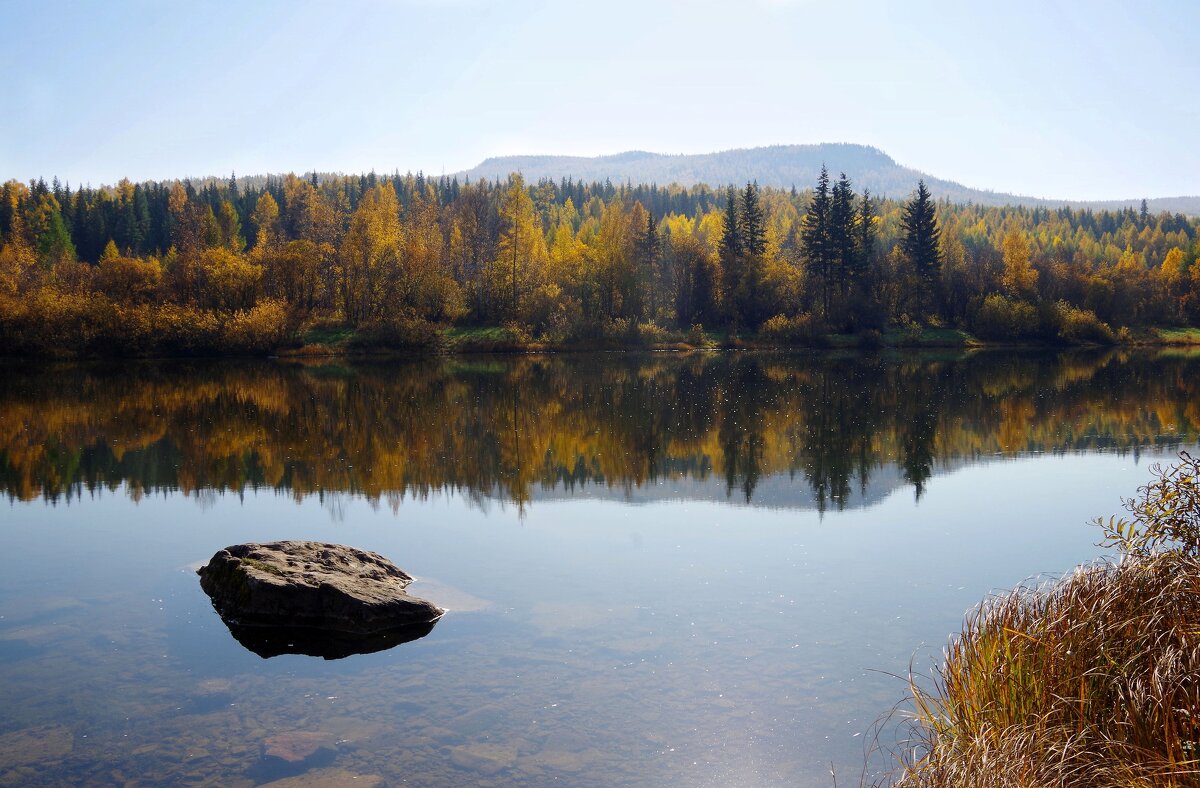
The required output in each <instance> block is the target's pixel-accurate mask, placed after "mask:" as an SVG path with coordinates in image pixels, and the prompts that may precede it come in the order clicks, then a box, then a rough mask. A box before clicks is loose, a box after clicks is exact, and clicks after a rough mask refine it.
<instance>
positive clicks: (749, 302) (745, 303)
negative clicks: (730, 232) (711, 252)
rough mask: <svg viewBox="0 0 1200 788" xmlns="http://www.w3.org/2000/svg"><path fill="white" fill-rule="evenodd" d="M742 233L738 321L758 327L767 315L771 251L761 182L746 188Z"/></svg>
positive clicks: (741, 219)
mask: <svg viewBox="0 0 1200 788" xmlns="http://www.w3.org/2000/svg"><path fill="white" fill-rule="evenodd" d="M738 220H739V221H738V223H739V225H740V226H739V228H738V236H739V238H740V240H741V244H742V254H741V259H740V261H739V262H740V272H739V277H738V281H737V282H736V285H735V290H734V293H733V297H734V306H735V308H736V310H737V317H738V321H739V322H741V323H745V324H746V325H748V326H750V327H752V328H757V327H758V326H759V325H761V324H762V322H763V320H765V319H766V315H764V314H762V312H763V311H764V307H763V286H762V284H763V268H764V260H763V255H764V254H765V253H766V251H767V233H766V226H765V220H764V218H763V209H762V200H761V198H760V197H759V192H758V184H751V183H747V184H746V190H745V191H744V192H742V211H741V215H740V216H739V217H738Z"/></svg>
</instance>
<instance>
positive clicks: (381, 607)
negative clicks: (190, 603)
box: [198, 541, 445, 659]
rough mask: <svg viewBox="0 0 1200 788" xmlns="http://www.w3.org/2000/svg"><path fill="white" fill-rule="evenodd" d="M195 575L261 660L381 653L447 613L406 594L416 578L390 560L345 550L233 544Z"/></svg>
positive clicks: (308, 545) (299, 544) (416, 635)
mask: <svg viewBox="0 0 1200 788" xmlns="http://www.w3.org/2000/svg"><path fill="white" fill-rule="evenodd" d="M198 574H199V575H200V587H201V588H203V589H204V592H205V593H206V594H208V596H209V597H210V598H211V599H212V603H213V607H214V608H216V610H217V612H218V613H219V614H220V616H221V619H222V620H223V621H224V622H225V623H226V625H227V626H228V627H229V630H230V632H231V633H232V634H233V636H234V637H235V638H236V639H237V640H238V641H239V642H240V643H242V644H243V645H244V646H246V648H248V649H250V650H251V651H253V652H254V653H256V654H259V655H260V656H262V657H272V656H275V655H277V654H310V655H313V656H321V657H324V658H326V659H337V658H340V657H344V656H349V655H350V654H359V653H368V652H372V651H379V650H382V649H385V648H391V647H392V646H395V645H397V644H399V643H404V642H407V641H409V640H415V639H416V638H419V637H422V636H424V635H426V634H428V633H429V631H430V630H431V629H433V625H434V624H435V623H436V622H437V620H438V619H439V618H441V616H442V614H443V613H444V612H445V611H444V610H443V609H442V608H440V607H438V606H436V605H434V604H432V603H431V602H428V601H426V600H424V599H419V598H417V597H414V596H409V595H408V594H407V593H405V588H407V586H408V585H409V584H410V583H411V582H412V581H413V578H412V577H411V576H409V575H408V574H406V573H405V572H403V571H402V570H401V569H399V568H398V567H397V566H396V565H395V564H393V563H392V562H391V561H389V560H387V559H386V558H384V557H383V556H381V555H379V554H378V553H373V552H370V551H367V550H359V549H357V548H354V547H347V546H345V545H335V544H326V543H323V542H308V541H285V542H270V543H265V544H257V543H250V544H240V545H233V546H231V547H226V548H225V549H223V550H219V551H217V553H216V554H215V555H214V556H213V557H212V559H211V560H210V561H209V562H208V564H206V565H205V566H202V567H201V568H200V569H199V571H198Z"/></svg>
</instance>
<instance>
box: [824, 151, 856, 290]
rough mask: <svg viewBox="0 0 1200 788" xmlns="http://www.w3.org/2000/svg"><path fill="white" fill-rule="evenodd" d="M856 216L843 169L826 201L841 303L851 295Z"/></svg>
mask: <svg viewBox="0 0 1200 788" xmlns="http://www.w3.org/2000/svg"><path fill="white" fill-rule="evenodd" d="M857 218H858V217H857V216H855V210H854V190H853V189H852V188H851V186H850V179H849V178H847V177H846V173H844V172H843V173H842V174H841V177H840V178H838V182H837V183H835V184H834V185H833V194H832V197H831V199H830V201H829V241H830V246H831V247H832V248H831V251H832V256H833V268H834V271H835V272H836V277H835V278H836V280H837V289H838V297H839V299H841V301H842V305H843V307H844V305H845V300H846V298H847V296H849V295H850V284H851V280H852V278H853V276H854V271H855V264H854V259H855V257H856V254H855V252H856V251H857V238H855V233H854V224H855V221H856V219H857Z"/></svg>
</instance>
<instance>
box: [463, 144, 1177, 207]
mask: <svg viewBox="0 0 1200 788" xmlns="http://www.w3.org/2000/svg"><path fill="white" fill-rule="evenodd" d="M981 155H982V154H981ZM822 164H824V165H825V166H826V167H828V168H829V173H830V176H831V177H833V178H836V177H837V176H838V174H839V173H842V172H845V173H846V175H848V176H849V177H850V179H851V181H853V183H854V186H855V188H856V189H863V188H866V189H870V190H871V193H872V194H875V195H881V196H886V197H896V198H903V197H907V196H908V195H909V194H910V193H911V192H912V190H913V189H915V188H916V185H917V180H918V179H920V178H924V179H925V183H926V185H928V186H929V188H930V190H931V191H932V192H933V194H934V196H936V197H938V198H939V199H941V198H947V199H949V200H951V201H953V202H973V203H978V204H982V205H1030V206H1033V205H1041V206H1048V207H1050V206H1060V205H1071V206H1074V207H1088V208H1109V209H1114V208H1124V207H1126V206H1129V207H1138V206H1140V205H1141V201H1142V198H1141V197H1137V196H1133V197H1130V198H1129V199H1127V200H1107V201H1084V200H1069V199H1044V198H1038V197H1027V196H1021V195H1014V194H1004V193H1000V192H992V191H987V190H984V189H974V188H971V187H969V186H964V185H962V184H960V183H955V182H954V181H948V180H943V179H941V178H937V177H934V176H933V175H930V174H927V173H923V172H920V171H919V170H914V169H912V168H911V167H905V166H903V165H901V164H898V163H897V162H896V161H895V160H894V159H892V157H890V156H888V155H887V154H886V153H884V152H883V151H881V150H879V149H878V148H873V147H870V146H867V145H852V144H847V143H822V144H819V145H772V146H769V147H763V148H738V149H734V150H726V151H719V152H716V153H701V154H678V155H673V154H663V153H648V152H646V151H627V152H625V153H617V154H613V155H610V156H496V157H492V158H489V159H485V160H484V161H483V162H482V163H481V164H479V165H478V166H476V167H474V168H472V169H470V170H466V171H464V172H460V173H456V175H458V176H459V177H460V178H464V177H469V178H470V179H471V180H473V181H474V180H480V179H487V180H495V179H497V178H499V179H504V178H506V177H507V176H508V174H509V173H511V172H520V173H521V174H522V175H524V176H525V179H526V180H527V181H538V180H541V179H542V178H550V179H553V180H560V179H562V178H573V179H575V180H583V181H586V182H592V181H604V180H605V179H608V180H611V181H612V182H613V183H625V182H630V183H657V184H659V185H666V184H670V183H678V184H680V185H683V186H691V185H694V184H697V183H706V184H708V185H710V186H714V187H720V186H725V185H727V184H731V183H732V184H743V183H745V182H747V181H757V182H758V184H759V185H760V186H774V187H778V188H783V189H787V188H790V187H792V186H795V187H796V188H797V189H805V188H809V187H811V186H812V185H813V184H814V183H816V180H817V176H818V174H819V173H820V170H821V165H822ZM1069 190H1070V184H1064V186H1063V191H1069ZM1147 204H1148V206H1149V208H1150V210H1151V211H1152V212H1155V213H1157V212H1159V211H1170V212H1172V213H1176V212H1178V213H1185V214H1192V215H1196V214H1200V196H1180V197H1158V198H1151V199H1147Z"/></svg>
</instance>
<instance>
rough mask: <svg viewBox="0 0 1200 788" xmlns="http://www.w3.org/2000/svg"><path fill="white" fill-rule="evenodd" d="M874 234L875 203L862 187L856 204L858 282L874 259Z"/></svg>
mask: <svg viewBox="0 0 1200 788" xmlns="http://www.w3.org/2000/svg"><path fill="white" fill-rule="evenodd" d="M876 236H877V231H876V229H875V205H874V203H873V202H872V201H871V190H870V189H863V195H862V200H861V201H860V202H859V204H858V244H857V246H858V249H857V251H858V255H857V259H856V261H855V278H856V279H858V280H859V281H860V282H861V281H865V280H866V278H867V274H868V272H869V271H870V270H871V261H872V260H874V259H875V244H876V243H877V238H876Z"/></svg>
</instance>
